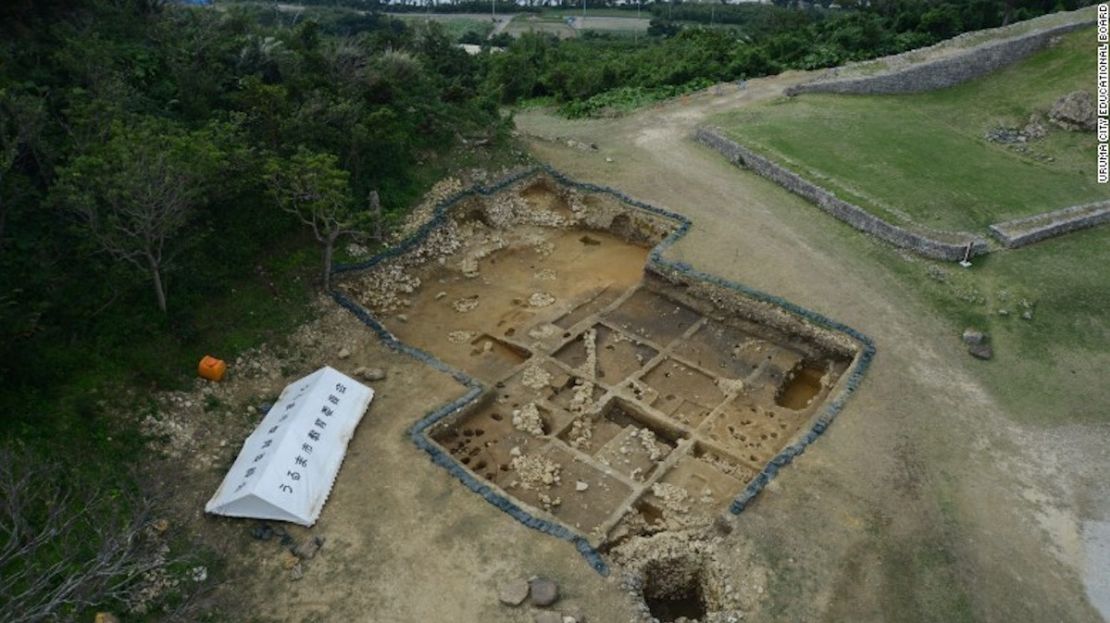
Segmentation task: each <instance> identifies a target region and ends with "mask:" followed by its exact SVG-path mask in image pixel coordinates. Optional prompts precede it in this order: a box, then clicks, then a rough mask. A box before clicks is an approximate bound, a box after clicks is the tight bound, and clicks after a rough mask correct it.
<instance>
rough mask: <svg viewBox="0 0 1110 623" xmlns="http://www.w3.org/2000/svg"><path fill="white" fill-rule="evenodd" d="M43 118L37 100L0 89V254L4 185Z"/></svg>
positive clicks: (6, 203)
mask: <svg viewBox="0 0 1110 623" xmlns="http://www.w3.org/2000/svg"><path fill="white" fill-rule="evenodd" d="M45 117H46V113H45V107H44V105H43V102H42V100H41V99H39V98H37V97H33V96H30V95H19V94H14V93H11V92H9V91H7V90H5V89H0V250H2V249H3V248H4V230H5V228H6V225H7V222H8V211H9V209H10V204H11V201H10V198H9V197H8V196H7V190H8V189H7V187H6V184H5V182H7V180H8V175H9V173H11V172H12V171H13V169H15V168H16V165H17V163H18V162H19V158H20V156H21V155H22V154H23V153H24V152H29V151H31V150H32V149H33V148H34V143H35V142H36V140H37V138H38V135H39V132H40V131H41V129H42V126H43V125H44V123H45Z"/></svg>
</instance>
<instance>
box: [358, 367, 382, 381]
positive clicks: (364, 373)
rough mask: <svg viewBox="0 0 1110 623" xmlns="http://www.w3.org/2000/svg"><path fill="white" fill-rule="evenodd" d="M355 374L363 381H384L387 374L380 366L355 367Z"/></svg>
mask: <svg viewBox="0 0 1110 623" xmlns="http://www.w3.org/2000/svg"><path fill="white" fill-rule="evenodd" d="M355 376H357V377H359V378H360V379H362V380H364V381H384V380H385V377H386V376H387V375H386V372H385V370H383V369H381V368H357V369H356V370H355Z"/></svg>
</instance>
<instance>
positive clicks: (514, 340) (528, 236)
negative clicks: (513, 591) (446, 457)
mask: <svg viewBox="0 0 1110 623" xmlns="http://www.w3.org/2000/svg"><path fill="white" fill-rule="evenodd" d="M485 201H486V203H485V204H483V203H482V201H481V200H474V201H472V202H470V203H468V204H467V208H466V216H465V217H457V218H455V219H454V220H452V221H451V222H450V223H449V224H448V226H447V230H448V232H449V234H450V239H449V240H447V241H446V242H443V244H444V245H445V249H443V250H441V251H440V252H425V253H423V257H422V258H418V259H410V260H405V261H399V262H398V263H396V264H394V265H392V266H383V267H381V268H379V269H377V270H375V271H370V272H369V273H368V274H364V275H362V276H359V277H356V278H353V279H347V280H345V281H344V282H343V283H342V284H341V286H340V287H341V288H343V289H344V290H346V291H347V293H349V294H350V295H352V296H353V297H355V298H356V299H358V300H359V301H360V302H361V303H363V304H364V305H365V306H366V307H368V308H369V309H371V310H372V311H373V312H374V313H375V315H376V316H377V317H378V318H379V319H381V320H382V321H383V322H384V323H385V324H386V325H387V327H388V329H389V330H390V331H392V332H393V333H394V334H395V335H396V336H397V337H398V338H399V339H400V340H401V341H403V342H405V343H407V344H410V345H413V346H416V347H418V348H420V349H422V350H424V351H426V352H429V353H431V354H432V355H434V356H435V357H437V358H438V359H440V360H441V361H444V362H446V363H448V364H449V365H451V366H453V367H455V368H457V369H459V370H462V371H464V372H466V373H467V374H469V375H471V376H472V377H474V378H476V379H478V380H480V381H481V382H482V383H483V384H484V385H485V386H486V387H487V388H488V389H487V391H486V392H485V393H484V394H483V396H482V397H481V398H480V400H478V401H477V402H476V403H475V404H472V405H470V406H469V407H467V408H466V409H464V410H462V411H461V412H459V413H457V414H455V415H453V416H450V417H448V418H446V419H444V420H442V421H441V422H439V423H438V424H437V425H436V426H435V427H434V428H433V429H431V436H432V438H433V439H434V441H435V442H437V443H438V444H439V445H440V446H442V448H443V449H444V450H445V451H447V452H449V453H450V454H451V456H453V457H454V458H455V459H457V460H458V461H459V463H461V464H462V465H463V466H465V468H466V469H468V470H470V471H472V472H473V474H474V475H475V476H477V477H478V478H481V479H484V480H485V481H486V482H488V483H489V484H490V485H491V486H493V487H495V488H497V489H499V490H501V491H503V492H504V493H505V494H506V495H507V496H509V497H510V498H512V499H514V500H515V501H516V502H517V503H519V504H521V505H523V506H524V507H526V508H528V509H530V510H531V511H532V512H535V513H537V514H539V515H541V516H542V515H547V516H549V517H551V518H553V519H555V520H558V521H559V522H561V523H563V524H564V525H566V526H568V527H571V528H573V529H574V530H576V531H578V532H579V533H581V534H583V535H585V536H587V537H588V538H589V539H590V540H591V542H593V543H594V544H596V545H612V544H613V543H615V542H617V541H619V540H621V539H623V538H625V537H627V536H629V535H633V534H645V533H652V532H657V531H661V530H667V529H674V528H679V527H686V526H690V525H696V524H698V523H699V522H706V521H712V519H713V518H714V517H715V516H716V515H717V514H718V513H720V512H722V511H724V510H725V509H726V508H727V507H728V505H729V503H730V501H731V500H732V499H733V498H735V497H736V496H737V495H738V494H739V493H740V492H742V491H743V490H744V487H745V486H746V485H747V484H748V483H749V482H751V481H752V479H753V478H754V477H755V476H756V475H757V474H758V473H759V471H760V470H761V469H763V467H764V466H765V465H766V463H767V462H768V461H769V460H770V459H771V458H772V457H774V456H775V455H776V453H778V452H779V451H780V450H782V449H783V448H784V447H785V446H786V445H787V444H789V443H791V442H792V441H793V440H795V439H796V438H797V437H798V435H799V434H800V433H801V432H804V431H806V430H808V429H809V427H810V426H812V422H813V421H814V418H815V417H816V415H817V414H818V411H819V409H820V407H821V406H822V404H823V403H824V401H825V399H826V397H827V396H828V395H829V394H830V392H831V391H832V390H833V389H834V387H835V386H836V385H837V383H838V381H839V380H840V378H841V376H842V375H843V373H844V372H845V370H846V369H847V367H848V365H849V364H850V362H851V358H852V355H853V353H851V352H850V351H849V350H847V349H844V348H834V347H831V346H829V344H828V343H827V342H824V343H819V342H820V340H814V339H809V338H806V337H802V336H803V335H807V334H806V332H805V331H801V330H796V329H798V327H794V326H783V324H782V321H781V318H779V320H778V321H777V322H776V323H775V325H774V326H772V325H771V324H769V323H764V322H761V321H760V319H759V318H756V317H753V314H747V315H745V314H741V313H734V311H733V310H732V308H729V307H728V306H727V305H723V304H722V303H721V301H720V300H717V299H718V298H719V297H716V296H706V295H705V293H704V292H699V291H697V289H696V288H689V287H686V286H683V285H682V284H675V283H671V282H669V281H668V280H667V279H665V278H663V277H662V276H660V275H656V274H653V273H651V272H645V264H646V263H647V258H648V251H649V245H650V244H653V243H654V242H655V241H657V240H659V238H660V237H661V236H662V235H665V234H666V233H667V231H669V229H670V227H673V224H671V223H668V222H665V221H664V220H663V219H653V218H648V217H646V216H644V215H642V214H640V213H638V212H635V211H634V210H633V209H631V208H629V207H627V206H625V205H623V204H621V203H620V202H617V201H614V200H612V199H611V198H607V197H600V196H598V197H595V196H592V195H586V194H583V193H579V192H577V191H571V190H568V189H566V188H563V187H561V186H559V185H557V184H555V183H553V182H550V181H544V180H543V179H542V178H541V180H540V181H539V182H529V183H527V184H525V185H522V186H520V187H517V188H516V189H512V188H510V189H509V190H506V191H504V192H503V193H502V195H499V196H498V197H496V198H493V199H490V200H485ZM506 212H508V213H509V214H510V216H509V217H506V216H505V213H506ZM375 275H377V276H375ZM382 275H384V277H383V276H382ZM396 284H403V287H400V288H398V287H397V285H396ZM711 299H713V300H711ZM794 322H797V323H801V321H800V320H796V321H794ZM799 326H800V325H799Z"/></svg>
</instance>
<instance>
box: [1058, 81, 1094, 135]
mask: <svg viewBox="0 0 1110 623" xmlns="http://www.w3.org/2000/svg"><path fill="white" fill-rule="evenodd" d="M1048 118H1049V120H1050V121H1052V123H1054V124H1056V125H1058V126H1060V127H1061V128H1064V129H1065V130H1071V131H1073V132H1094V130H1095V123H1096V122H1095V96H1094V95H1091V94H1090V93H1089V92H1087V91H1075V92H1074V93H1068V94H1067V95H1065V96H1064V97H1061V98H1060V99H1058V100H1056V103H1055V104H1053V105H1052V110H1050V111H1049V112H1048Z"/></svg>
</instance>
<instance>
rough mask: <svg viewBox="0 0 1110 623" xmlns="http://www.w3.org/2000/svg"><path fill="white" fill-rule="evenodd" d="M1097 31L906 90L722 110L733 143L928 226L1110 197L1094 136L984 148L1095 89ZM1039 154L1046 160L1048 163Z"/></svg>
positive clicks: (962, 225)
mask: <svg viewBox="0 0 1110 623" xmlns="http://www.w3.org/2000/svg"><path fill="white" fill-rule="evenodd" d="M1094 36H1095V35H1094V30H1093V29H1090V30H1084V31H1080V32H1077V33H1073V34H1071V35H1069V36H1067V37H1065V38H1064V40H1063V41H1062V42H1061V43H1060V44H1059V45H1057V46H1055V47H1053V48H1050V49H1047V50H1044V51H1042V52H1039V53H1037V54H1035V55H1034V56H1032V57H1030V58H1028V59H1026V60H1025V61H1023V62H1021V63H1018V64H1017V65H1014V66H1012V67H1010V68H1007V69H1005V70H1002V71H1000V72H998V73H996V74H993V75H991V76H988V77H986V78H983V79H980V80H976V81H973V82H969V83H966V84H963V85H960V86H957V87H953V88H950V89H945V90H942V91H935V92H931V93H924V94H915V95H894V96H857V95H832V94H806V95H801V96H798V97H795V98H790V99H787V98H783V99H780V100H776V101H774V102H769V103H767V104H764V105H761V106H757V107H753V108H748V109H745V110H743V111H737V112H734V113H728V114H725V115H722V116H720V117H718V118H717V119H716V120H715V123H716V124H717V125H719V126H721V127H722V128H724V129H725V131H726V132H727V133H728V134H729V135H730V136H732V137H733V138H735V139H736V140H738V141H740V142H741V143H744V144H745V145H748V146H750V147H752V148H753V149H756V150H757V151H760V152H762V153H764V154H766V155H767V156H769V157H771V158H772V159H774V160H776V161H778V162H781V163H783V164H786V165H787V166H789V167H791V168H792V169H794V170H795V171H797V172H798V173H799V174H801V175H803V176H804V177H806V178H808V179H810V180H812V181H814V182H817V183H819V184H821V185H823V186H825V187H826V188H828V189H830V190H832V191H833V192H835V193H836V194H837V195H838V196H840V197H842V198H845V199H847V200H849V201H853V202H856V203H858V204H859V205H861V206H862V207H864V208H867V209H868V210H871V211H873V212H875V213H876V214H879V215H880V216H883V217H884V218H887V219H890V220H893V221H895V222H900V223H903V224H906V223H910V224H916V225H921V226H925V227H929V228H933V229H945V230H972V231H982V230H983V229H984V228H985V227H986V226H987V225H989V224H991V223H994V222H998V221H1002V220H1007V219H1011V218H1017V217H1021V216H1028V215H1031V214H1036V213H1039V212H1044V211H1047V210H1053V209H1057V208H1062V207H1066V206H1068V205H1073V204H1077V203H1085V202H1090V201H1095V200H1100V199H1107V198H1110V188H1107V187H1105V186H1099V185H1098V184H1097V183H1096V182H1095V176H1094V165H1095V136H1094V134H1092V133H1088V134H1079V133H1073V132H1066V131H1063V130H1059V129H1056V128H1055V127H1054V126H1051V125H1050V124H1048V123H1047V122H1046V123H1045V124H1044V125H1045V126H1046V127H1047V128H1048V135H1047V136H1046V137H1045V138H1043V139H1041V140H1038V141H1035V142H1032V143H1030V144H1029V147H1028V149H1029V152H1028V153H1024V154H1023V153H1019V152H1018V151H1016V150H1015V149H1013V148H1011V147H1006V146H1003V145H998V144H995V143H991V142H989V141H987V140H986V139H985V138H984V133H985V132H986V131H987V130H989V129H991V128H994V127H997V126H1007V127H1021V126H1024V125H1025V124H1026V123H1027V121H1028V119H1029V117H1030V115H1031V114H1033V113H1037V112H1040V113H1045V112H1047V110H1048V109H1049V108H1050V107H1051V105H1052V103H1053V102H1054V101H1055V100H1056V99H1058V98H1059V97H1060V96H1062V95H1064V94H1067V93H1070V92H1072V91H1076V90H1079V89H1086V90H1089V91H1093V89H1094V55H1093V49H1094V48H1093V45H1094V43H1093V42H1094ZM1048 159H1051V160H1050V161H1049V160H1048Z"/></svg>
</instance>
